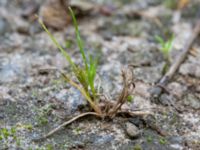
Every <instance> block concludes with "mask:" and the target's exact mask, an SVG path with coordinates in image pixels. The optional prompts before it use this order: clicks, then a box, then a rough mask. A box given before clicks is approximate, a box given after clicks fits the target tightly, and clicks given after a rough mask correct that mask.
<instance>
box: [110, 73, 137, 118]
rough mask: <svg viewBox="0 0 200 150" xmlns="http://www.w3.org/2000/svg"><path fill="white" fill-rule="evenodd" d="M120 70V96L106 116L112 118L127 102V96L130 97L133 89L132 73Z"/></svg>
mask: <svg viewBox="0 0 200 150" xmlns="http://www.w3.org/2000/svg"><path fill="white" fill-rule="evenodd" d="M130 74H131V75H129V72H128V71H125V70H122V77H123V84H124V85H123V89H122V91H121V94H120V96H119V98H118V100H117V103H116V104H115V105H113V108H112V109H111V110H110V111H109V112H108V116H110V117H111V118H113V117H114V116H115V115H116V114H117V112H118V111H119V110H120V109H121V107H122V105H123V104H124V103H125V102H126V101H127V98H128V96H130V94H131V92H132V90H133V89H134V88H135V84H134V83H133V72H132V71H131V72H130Z"/></svg>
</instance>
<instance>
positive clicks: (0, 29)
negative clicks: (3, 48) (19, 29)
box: [0, 17, 11, 36]
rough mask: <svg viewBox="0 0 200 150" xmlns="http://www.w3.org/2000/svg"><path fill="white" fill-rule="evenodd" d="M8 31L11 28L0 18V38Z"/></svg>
mask: <svg viewBox="0 0 200 150" xmlns="http://www.w3.org/2000/svg"><path fill="white" fill-rule="evenodd" d="M10 31H11V26H10V24H9V22H8V21H7V20H6V19H5V18H2V17H0V36H2V35H4V34H5V33H7V32H10Z"/></svg>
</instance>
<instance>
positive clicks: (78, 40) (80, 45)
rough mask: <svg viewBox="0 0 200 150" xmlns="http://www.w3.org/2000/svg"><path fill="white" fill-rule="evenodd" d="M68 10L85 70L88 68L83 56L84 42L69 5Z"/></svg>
mask: <svg viewBox="0 0 200 150" xmlns="http://www.w3.org/2000/svg"><path fill="white" fill-rule="evenodd" d="M69 11H70V14H71V16H72V20H73V24H74V27H75V32H76V40H77V44H78V46H79V50H80V52H81V55H82V58H83V61H84V64H85V68H86V70H88V64H87V58H86V56H85V51H84V44H83V41H82V39H81V36H80V32H79V28H78V23H77V20H76V17H75V14H74V12H73V10H72V9H71V8H70V7H69Z"/></svg>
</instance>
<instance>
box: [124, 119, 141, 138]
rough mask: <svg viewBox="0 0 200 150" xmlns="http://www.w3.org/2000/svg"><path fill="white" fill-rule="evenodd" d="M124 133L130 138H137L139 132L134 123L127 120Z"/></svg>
mask: <svg viewBox="0 0 200 150" xmlns="http://www.w3.org/2000/svg"><path fill="white" fill-rule="evenodd" d="M126 133H127V134H128V136H129V137H131V138H137V137H138V136H139V134H140V131H139V129H138V128H137V127H136V126H135V125H134V124H132V123H130V122H127V123H126Z"/></svg>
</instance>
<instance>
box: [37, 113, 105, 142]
mask: <svg viewBox="0 0 200 150" xmlns="http://www.w3.org/2000/svg"><path fill="white" fill-rule="evenodd" d="M88 115H93V116H97V117H102V116H101V115H99V114H98V113H95V112H86V113H82V114H80V115H78V116H76V117H74V118H72V119H70V120H68V121H66V122H64V123H62V124H61V125H59V126H58V127H56V128H55V129H53V130H51V131H50V132H49V133H47V134H45V135H43V136H42V137H40V138H37V139H33V141H35V142H37V141H41V140H43V139H46V138H48V137H50V136H51V135H53V134H54V133H56V132H58V131H59V130H61V129H62V128H63V127H65V126H67V125H69V124H71V123H72V122H74V121H76V120H78V119H80V118H82V117H85V116H88Z"/></svg>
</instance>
